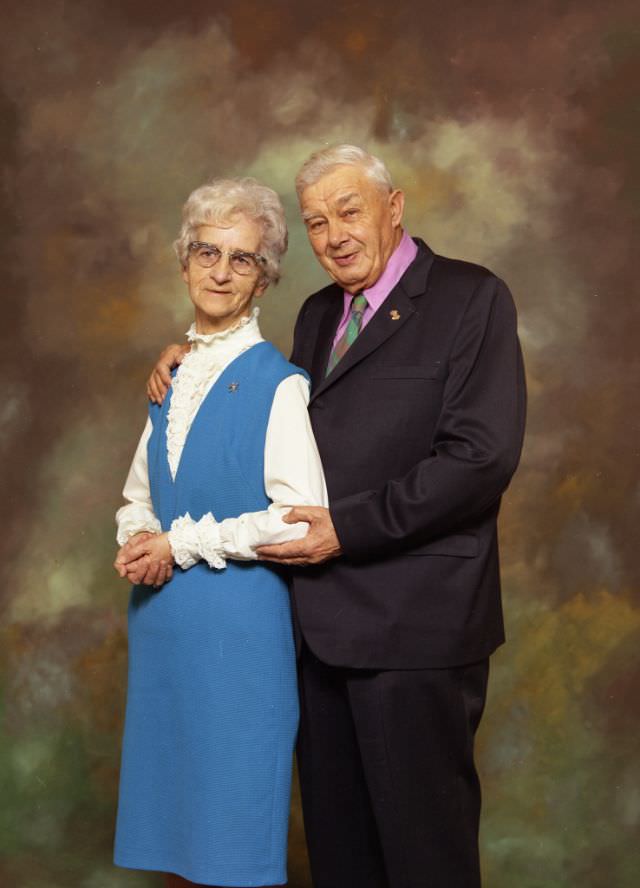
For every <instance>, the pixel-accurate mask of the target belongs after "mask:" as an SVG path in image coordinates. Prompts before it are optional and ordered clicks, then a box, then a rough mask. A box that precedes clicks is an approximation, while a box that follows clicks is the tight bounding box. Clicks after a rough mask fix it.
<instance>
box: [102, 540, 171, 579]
mask: <svg viewBox="0 0 640 888" xmlns="http://www.w3.org/2000/svg"><path fill="white" fill-rule="evenodd" d="M173 565H174V560H173V555H172V554H171V547H170V545H169V538H168V534H166V533H148V532H146V531H145V532H143V533H136V534H134V535H133V536H132V537H131V539H130V540H129V541H128V542H127V543H125V545H124V546H121V547H120V549H119V550H118V554H117V555H116V560H115V561H114V563H113V566H114V568H115V569H116V571H117V573H118V575H119V576H120V577H122V578H123V579H127V580H129V582H131V583H133V584H135V585H138V584H142V585H145V586H155V587H156V588H160V586H162V585H164V583H166V582H167V581H168V580H170V579H171V577H172V575H173Z"/></svg>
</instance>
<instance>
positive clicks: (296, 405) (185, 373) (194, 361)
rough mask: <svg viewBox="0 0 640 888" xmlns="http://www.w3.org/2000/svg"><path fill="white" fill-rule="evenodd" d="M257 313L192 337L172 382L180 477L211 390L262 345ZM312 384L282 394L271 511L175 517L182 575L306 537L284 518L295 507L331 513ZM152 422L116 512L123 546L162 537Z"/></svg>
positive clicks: (171, 457)
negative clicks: (145, 534) (137, 538)
mask: <svg viewBox="0 0 640 888" xmlns="http://www.w3.org/2000/svg"><path fill="white" fill-rule="evenodd" d="M258 314H259V309H258V308H254V309H253V312H252V314H251V315H250V316H249V317H246V318H243V319H242V320H241V321H240V322H239V323H238V324H236V325H235V326H233V327H230V328H229V329H228V330H224V331H222V332H221V333H211V334H207V335H205V334H202V333H196V331H195V325H192V326H191V328H190V329H189V331H188V332H187V338H188V340H189V341H190V343H191V351H190V352H189V353H188V354H186V355H185V357H184V360H183V361H182V364H181V365H180V367H179V368H178V371H177V373H176V374H175V377H174V380H173V393H172V395H171V405H170V407H169V415H168V423H167V457H168V461H169V468H170V470H171V475H172V477H174V478H175V475H176V472H177V470H178V466H179V464H180V458H181V456H182V450H183V447H184V443H185V440H186V437H187V434H188V433H189V429H190V427H191V423H192V422H193V419H194V417H195V415H196V413H197V412H198V409H199V407H200V404H201V403H202V401H203V399H204V398H205V397H206V395H207V394H208V392H209V391H210V389H211V387H212V386H213V384H214V383H215V381H216V380H217V379H218V377H219V376H220V374H221V373H222V372H223V371H224V369H225V368H226V367H227V365H228V364H230V363H231V361H233V360H234V359H235V358H237V357H238V355H240V354H242V352H244V351H246V350H247V349H249V348H251V347H252V346H253V345H256V344H257V343H258V342H263V341H264V340H263V338H262V336H261V334H260V329H259V326H258ZM308 403H309V384H308V382H307V380H306V379H305V378H304V377H303V376H301V375H300V374H294V375H293V376H289V377H287V379H285V380H283V381H282V382H281V383H280V385H279V386H278V388H277V389H276V392H275V395H274V399H273V405H272V407H271V413H270V416H269V423H268V426H267V434H266V440H265V450H264V485H265V490H266V493H267V496H268V497H269V499H270V500H271V501H272V503H271V505H270V506H269V507H268V508H267V509H265V510H264V511H261V512H250V513H246V514H244V515H240V516H239V517H238V518H226V519H225V520H224V521H220V522H218V521H216V520H215V518H214V517H213V515H212V514H211V513H210V512H209V513H208V514H207V515H204V516H203V517H202V518H201V519H200V520H199V521H194V520H193V519H192V518H191V516H190V515H189V513H188V512H187V513H186V514H185V515H182V516H180V517H179V518H176V519H175V520H174V521H173V523H172V525H171V530H170V531H169V544H170V546H171V551H172V553H173V557H174V559H175V561H176V564H178V565H180V567H182V568H185V569H186V568H188V567H191V566H192V565H194V564H195V563H196V562H197V561H199V560H200V559H204V560H205V561H206V562H207V563H208V564H209V566H210V567H215V568H223V567H225V566H226V559H227V558H235V559H239V560H243V561H249V560H252V559H256V558H257V556H256V554H255V549H256V548H257V547H258V546H266V545H269V544H272V543H284V542H289V541H290V540H296V539H300V538H301V537H303V536H305V534H306V532H307V529H308V524H307V523H306V522H303V521H301V522H298V523H296V524H286V523H285V522H284V521H283V520H282V518H283V516H284V515H285V514H286V513H287V512H288V511H289V509H290V508H291V507H292V506H302V505H307V506H325V507H326V506H327V505H328V500H327V488H326V485H325V480H324V474H323V471H322V464H321V462H320V456H319V454H318V448H317V446H316V442H315V440H314V437H313V432H312V430H311V423H310V421H309V415H308V413H307V405H308ZM151 431H152V425H151V420H150V419H148V420H147V424H146V426H145V428H144V431H143V433H142V436H141V438H140V441H139V443H138V447H137V449H136V452H135V456H134V458H133V462H132V464H131V468H130V470H129V475H128V476H127V480H126V483H125V485H124V490H123V496H124V498H125V500H126V505H124V506H122V507H121V508H120V509H118V512H117V514H116V523H117V525H118V534H117V539H118V545H120V546H122V545H124V544H125V543H126V542H127V540H128V539H129V538H130V537H131V536H132V535H133V534H136V533H140V532H141V531H143V530H148V531H151V532H152V533H160V532H161V530H162V528H161V526H160V522H159V521H158V519H157V517H156V515H155V514H154V512H153V505H152V502H151V493H150V489H149V473H148V468H147V443H148V441H149V436H150V435H151Z"/></svg>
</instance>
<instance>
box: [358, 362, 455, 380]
mask: <svg viewBox="0 0 640 888" xmlns="http://www.w3.org/2000/svg"><path fill="white" fill-rule="evenodd" d="M444 376H445V368H444V365H443V364H441V363H440V362H438V363H435V362H434V363H433V364H427V365H424V364H420V365H418V364H416V365H412V364H405V365H403V366H402V367H378V368H377V369H376V370H374V371H373V372H372V373H371V378H372V379H444Z"/></svg>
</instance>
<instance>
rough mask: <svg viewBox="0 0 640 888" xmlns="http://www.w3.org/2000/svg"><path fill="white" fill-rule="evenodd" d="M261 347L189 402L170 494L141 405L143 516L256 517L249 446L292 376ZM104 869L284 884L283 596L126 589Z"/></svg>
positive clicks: (231, 586) (160, 452) (231, 584)
mask: <svg viewBox="0 0 640 888" xmlns="http://www.w3.org/2000/svg"><path fill="white" fill-rule="evenodd" d="M301 372H303V371H300V370H298V369H297V368H296V367H293V366H292V365H291V364H289V363H288V362H287V361H286V360H285V359H284V358H283V357H282V355H281V354H280V352H278V351H277V350H276V349H275V348H274V347H273V346H272V345H271V344H270V343H267V342H261V343H259V344H257V345H255V346H253V347H252V348H250V349H248V350H247V351H245V352H243V353H242V354H241V355H240V356H239V357H238V358H236V359H235V360H234V361H233V362H232V363H231V364H230V365H229V366H228V367H227V368H226V369H225V370H224V371H223V373H222V374H221V376H220V377H219V379H218V380H217V381H216V383H215V384H214V386H213V387H212V388H211V390H210V392H209V393H208V395H207V396H206V398H205V399H204V400H203V402H202V404H201V406H200V409H199V411H198V413H197V414H196V416H195V418H194V420H193V423H192V425H191V429H190V431H189V434H188V437H187V440H186V442H185V445H184V450H183V452H182V457H181V460H180V465H179V467H178V471H177V473H176V477H175V481H174V480H173V479H172V477H171V473H170V470H169V464H168V461H167V444H166V430H167V414H168V410H169V405H170V393H169V395H167V397H166V398H165V402H164V404H163V405H162V407H158V406H155V405H152V406H151V407H150V415H151V419H152V422H153V432H152V434H151V437H150V440H149V445H148V459H149V479H150V486H151V496H152V500H153V506H154V510H155V512H156V515H157V516H158V518H159V519H160V521H161V524H162V527H163V529H164V530H168V529H169V528H170V526H171V522H172V521H173V519H174V518H176V517H178V516H179V515H184V514H185V512H189V513H190V515H191V517H192V518H194V519H196V520H197V519H199V518H201V517H202V516H203V515H204V514H206V513H207V512H212V513H213V515H214V517H215V518H216V519H217V520H218V521H221V520H223V519H224V518H230V517H237V516H238V515H241V514H242V513H244V512H253V511H259V510H262V509H265V508H267V506H268V505H269V502H270V501H269V499H268V497H267V495H266V493H265V489H264V445H265V436H266V430H267V425H268V422H269V414H270V411H271V406H272V403H273V397H274V394H275V391H276V388H277V387H278V385H279V384H280V382H282V380H283V379H285V378H286V377H288V376H290V375H292V374H293V373H301ZM128 616H129V678H128V689H127V708H126V718H125V730H124V737H123V746H122V764H121V773H120V796H119V804H118V818H117V826H116V842H115V858H114V859H115V862H116V864H118V865H119V866H124V867H131V868H134V869H145V870H160V871H163V872H171V873H177V874H179V875H181V876H183V877H184V878H186V879H189V880H190V881H192V882H199V883H201V884H204V885H220V886H257V885H274V884H283V883H285V882H286V852H287V825H288V814H289V799H290V788H291V768H292V756H293V748H294V743H295V736H296V731H297V725H298V699H297V689H296V674H295V653H294V646H293V638H292V629H291V614H290V605H289V595H288V590H287V586H286V583H285V582H284V580H283V579H282V577H281V576H280V574H279V573H278V572H277V570H276V569H274V568H272V567H269V566H267V565H265V564H260V563H256V562H233V561H229V562H228V563H227V567H226V568H225V569H224V570H213V569H211V568H209V567H208V566H207V565H206V563H205V562H199V563H198V564H197V565H195V566H194V567H192V568H190V569H189V570H185V571H183V570H181V569H179V568H177V569H176V570H175V572H174V575H173V578H172V579H171V581H170V582H169V583H167V584H166V585H165V586H163V587H162V588H161V589H160V590H154V589H152V588H149V587H146V586H136V587H134V588H133V591H132V596H131V602H130V605H129V615H128Z"/></svg>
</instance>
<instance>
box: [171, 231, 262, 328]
mask: <svg viewBox="0 0 640 888" xmlns="http://www.w3.org/2000/svg"><path fill="white" fill-rule="evenodd" d="M261 235H262V232H261V228H260V226H259V224H258V223H257V222H254V221H253V219H248V218H247V217H246V216H243V215H238V216H236V217H235V218H234V220H233V221H232V224H229V225H227V226H226V227H220V226H218V225H201V226H200V227H199V228H198V229H197V230H196V237H195V240H197V241H201V242H204V243H207V244H211V245H212V246H214V247H217V248H218V249H219V250H221V251H222V255H221V256H220V258H219V259H218V261H217V262H216V264H215V265H213V266H212V267H211V268H203V267H202V266H201V265H199V264H198V261H197V260H196V257H195V256H194V254H193V253H192V252H190V253H189V256H188V259H187V266H186V268H184V269H183V271H182V277H183V278H184V281H185V283H186V284H187V287H188V289H189V297H190V299H191V301H192V302H193V304H194V306H195V310H196V329H197V331H198V332H199V333H219V332H220V331H221V330H226V329H227V327H231V326H233V325H234V324H237V323H238V321H239V320H240V319H241V318H243V317H246V316H247V315H249V314H250V312H251V305H252V303H253V300H254V299H255V298H257V297H259V296H262V294H263V293H264V291H265V290H266V289H267V286H268V284H267V283H266V282H264V280H263V279H262V274H261V270H260V269H259V268H256V269H255V270H252V271H251V272H250V273H249V274H238V272H237V271H234V269H233V268H232V267H231V265H230V263H229V256H228V253H232V252H236V251H238V252H244V253H258V252H259V246H260V240H261Z"/></svg>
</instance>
